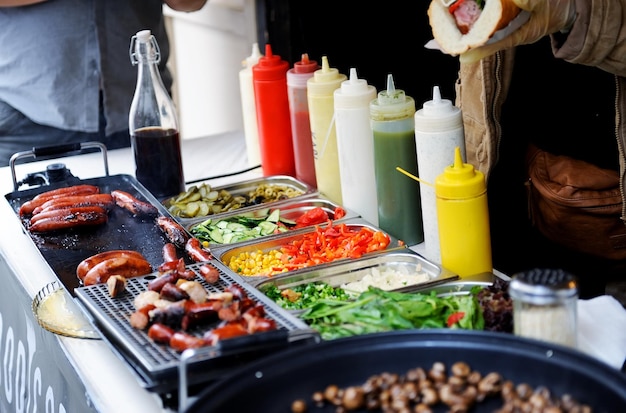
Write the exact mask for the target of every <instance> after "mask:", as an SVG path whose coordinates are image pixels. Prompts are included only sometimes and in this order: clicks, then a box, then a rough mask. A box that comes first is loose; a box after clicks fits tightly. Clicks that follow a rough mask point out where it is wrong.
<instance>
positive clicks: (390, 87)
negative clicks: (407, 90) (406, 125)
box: [378, 74, 406, 105]
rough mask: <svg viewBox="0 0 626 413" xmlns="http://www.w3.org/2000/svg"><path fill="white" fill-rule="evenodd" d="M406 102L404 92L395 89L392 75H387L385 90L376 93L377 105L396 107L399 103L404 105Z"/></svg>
mask: <svg viewBox="0 0 626 413" xmlns="http://www.w3.org/2000/svg"><path fill="white" fill-rule="evenodd" d="M405 100H406V95H405V94H404V90H401V89H396V86H395V84H394V82H393V75H392V74H388V75H387V90H381V91H380V92H379V93H378V103H380V104H381V105H396V104H399V103H404V101H405Z"/></svg>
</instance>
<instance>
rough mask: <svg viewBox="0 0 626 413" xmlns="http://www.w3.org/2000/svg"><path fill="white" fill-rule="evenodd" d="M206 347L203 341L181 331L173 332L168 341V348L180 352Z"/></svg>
mask: <svg viewBox="0 0 626 413" xmlns="http://www.w3.org/2000/svg"><path fill="white" fill-rule="evenodd" d="M206 345H207V343H206V341H205V340H204V339H202V338H200V337H196V336H193V335H191V334H188V333H183V332H181V331H177V332H175V333H174V335H172V338H171V340H170V347H171V348H173V349H174V350H176V351H180V352H183V351H185V350H187V349H190V348H199V347H204V346H206Z"/></svg>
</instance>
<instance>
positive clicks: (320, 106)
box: [306, 56, 348, 204]
mask: <svg viewBox="0 0 626 413" xmlns="http://www.w3.org/2000/svg"><path fill="white" fill-rule="evenodd" d="M347 79H348V77H347V76H346V75H344V74H342V73H339V70H338V69H336V68H334V67H330V65H329V63H328V57H327V56H322V68H321V69H318V70H316V71H315V72H314V73H313V76H312V77H310V78H309V79H308V80H307V84H306V88H307V101H308V104H309V120H310V123H311V140H312V142H313V158H314V163H315V178H316V180H317V189H318V190H319V191H320V192H321V193H322V194H323V195H325V196H327V197H328V198H330V200H331V201H334V202H336V203H338V204H342V203H343V202H342V201H343V198H342V195H341V179H340V178H339V174H340V172H339V152H338V150H337V131H336V128H335V97H334V93H335V90H336V89H338V88H340V87H341V84H342V83H343V82H344V81H346V80H347Z"/></svg>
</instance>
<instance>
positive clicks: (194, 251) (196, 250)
mask: <svg viewBox="0 0 626 413" xmlns="http://www.w3.org/2000/svg"><path fill="white" fill-rule="evenodd" d="M185 251H186V252H187V255H189V258H191V259H192V260H194V261H195V262H203V261H209V260H210V259H212V258H213V256H212V255H211V253H210V252H209V251H207V250H205V249H204V248H203V247H202V244H201V243H200V240H199V239H198V238H196V237H191V238H189V239H188V240H187V243H186V244H185Z"/></svg>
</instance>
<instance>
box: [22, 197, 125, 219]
mask: <svg viewBox="0 0 626 413" xmlns="http://www.w3.org/2000/svg"><path fill="white" fill-rule="evenodd" d="M92 205H96V206H100V207H102V208H104V209H106V210H107V211H108V210H110V209H111V207H113V205H114V202H113V197H112V196H111V195H110V194H87V195H71V196H64V197H60V198H53V199H50V200H48V201H46V202H44V203H43V204H41V205H40V206H38V207H37V208H35V209H34V210H33V215H37V214H39V213H41V212H44V211H52V210H55V209H64V208H71V207H83V206H92Z"/></svg>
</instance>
